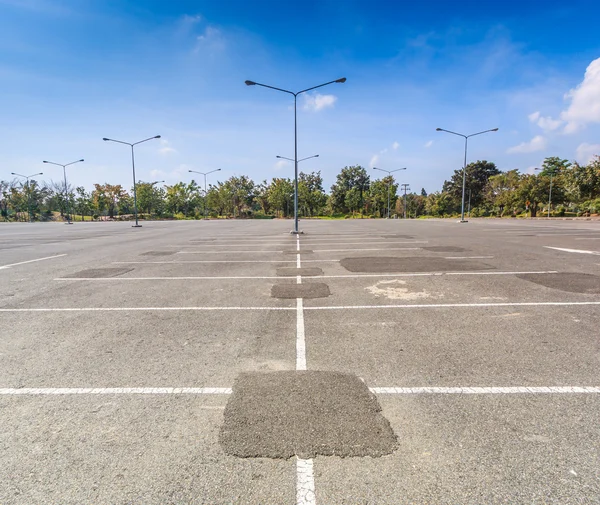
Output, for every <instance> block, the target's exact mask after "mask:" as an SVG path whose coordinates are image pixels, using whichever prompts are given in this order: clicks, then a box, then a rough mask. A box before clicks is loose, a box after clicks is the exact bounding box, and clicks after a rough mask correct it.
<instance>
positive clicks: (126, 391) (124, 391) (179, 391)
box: [0, 387, 231, 396]
mask: <svg viewBox="0 0 600 505" xmlns="http://www.w3.org/2000/svg"><path fill="white" fill-rule="evenodd" d="M229 394H231V388H164V387H161V388H0V395H10V396H12V395H14V396H20V395H229Z"/></svg>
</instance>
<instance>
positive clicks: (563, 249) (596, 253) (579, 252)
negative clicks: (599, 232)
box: [544, 245, 600, 256]
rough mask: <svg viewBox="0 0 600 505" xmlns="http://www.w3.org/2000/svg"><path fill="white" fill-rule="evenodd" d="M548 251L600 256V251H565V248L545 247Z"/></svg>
mask: <svg viewBox="0 0 600 505" xmlns="http://www.w3.org/2000/svg"><path fill="white" fill-rule="evenodd" d="M544 247H545V248H546V249H554V250H556V251H563V252H570V253H578V254H594V255H596V256H600V251H585V250H583V249H565V248H564V247H550V246H549V245H545V246H544Z"/></svg>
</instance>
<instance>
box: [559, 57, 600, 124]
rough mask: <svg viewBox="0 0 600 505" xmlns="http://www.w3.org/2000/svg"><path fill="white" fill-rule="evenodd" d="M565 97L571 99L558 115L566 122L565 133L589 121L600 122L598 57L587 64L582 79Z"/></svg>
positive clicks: (599, 59) (599, 66)
mask: <svg viewBox="0 0 600 505" xmlns="http://www.w3.org/2000/svg"><path fill="white" fill-rule="evenodd" d="M565 99H570V100H571V104H570V105H569V108H568V109H567V110H565V111H563V112H562V113H561V115H560V117H561V118H562V119H563V120H564V121H566V122H567V125H566V126H565V130H564V132H565V133H575V132H577V131H579V130H581V129H582V128H584V127H585V126H586V125H587V124H589V123H600V58H597V59H595V60H594V61H592V62H591V63H590V64H589V65H588V67H587V69H586V70H585V76H584V78H583V81H582V82H581V83H580V84H579V85H578V86H577V87H576V88H574V89H572V90H570V91H569V92H568V93H567V94H566V95H565Z"/></svg>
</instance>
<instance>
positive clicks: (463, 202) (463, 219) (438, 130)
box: [435, 128, 498, 223]
mask: <svg viewBox="0 0 600 505" xmlns="http://www.w3.org/2000/svg"><path fill="white" fill-rule="evenodd" d="M435 131H437V132H446V133H451V134H452V135H458V136H459V137H462V138H464V139H465V162H464V164H463V184H462V206H461V211H460V222H461V223H466V222H467V221H465V182H466V173H467V140H468V139H469V138H470V137H474V136H475V135H481V134H482V133H488V132H497V131H498V128H492V129H491V130H484V131H482V132H477V133H471V135H463V134H462V133H456V132H452V131H450V130H444V129H443V128H436V129H435Z"/></svg>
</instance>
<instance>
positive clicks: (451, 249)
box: [423, 245, 467, 253]
mask: <svg viewBox="0 0 600 505" xmlns="http://www.w3.org/2000/svg"><path fill="white" fill-rule="evenodd" d="M423 249H425V250H426V251H431V252H442V253H455V252H465V251H466V250H467V249H464V248H463V247H455V246H453V245H433V246H429V247H423Z"/></svg>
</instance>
